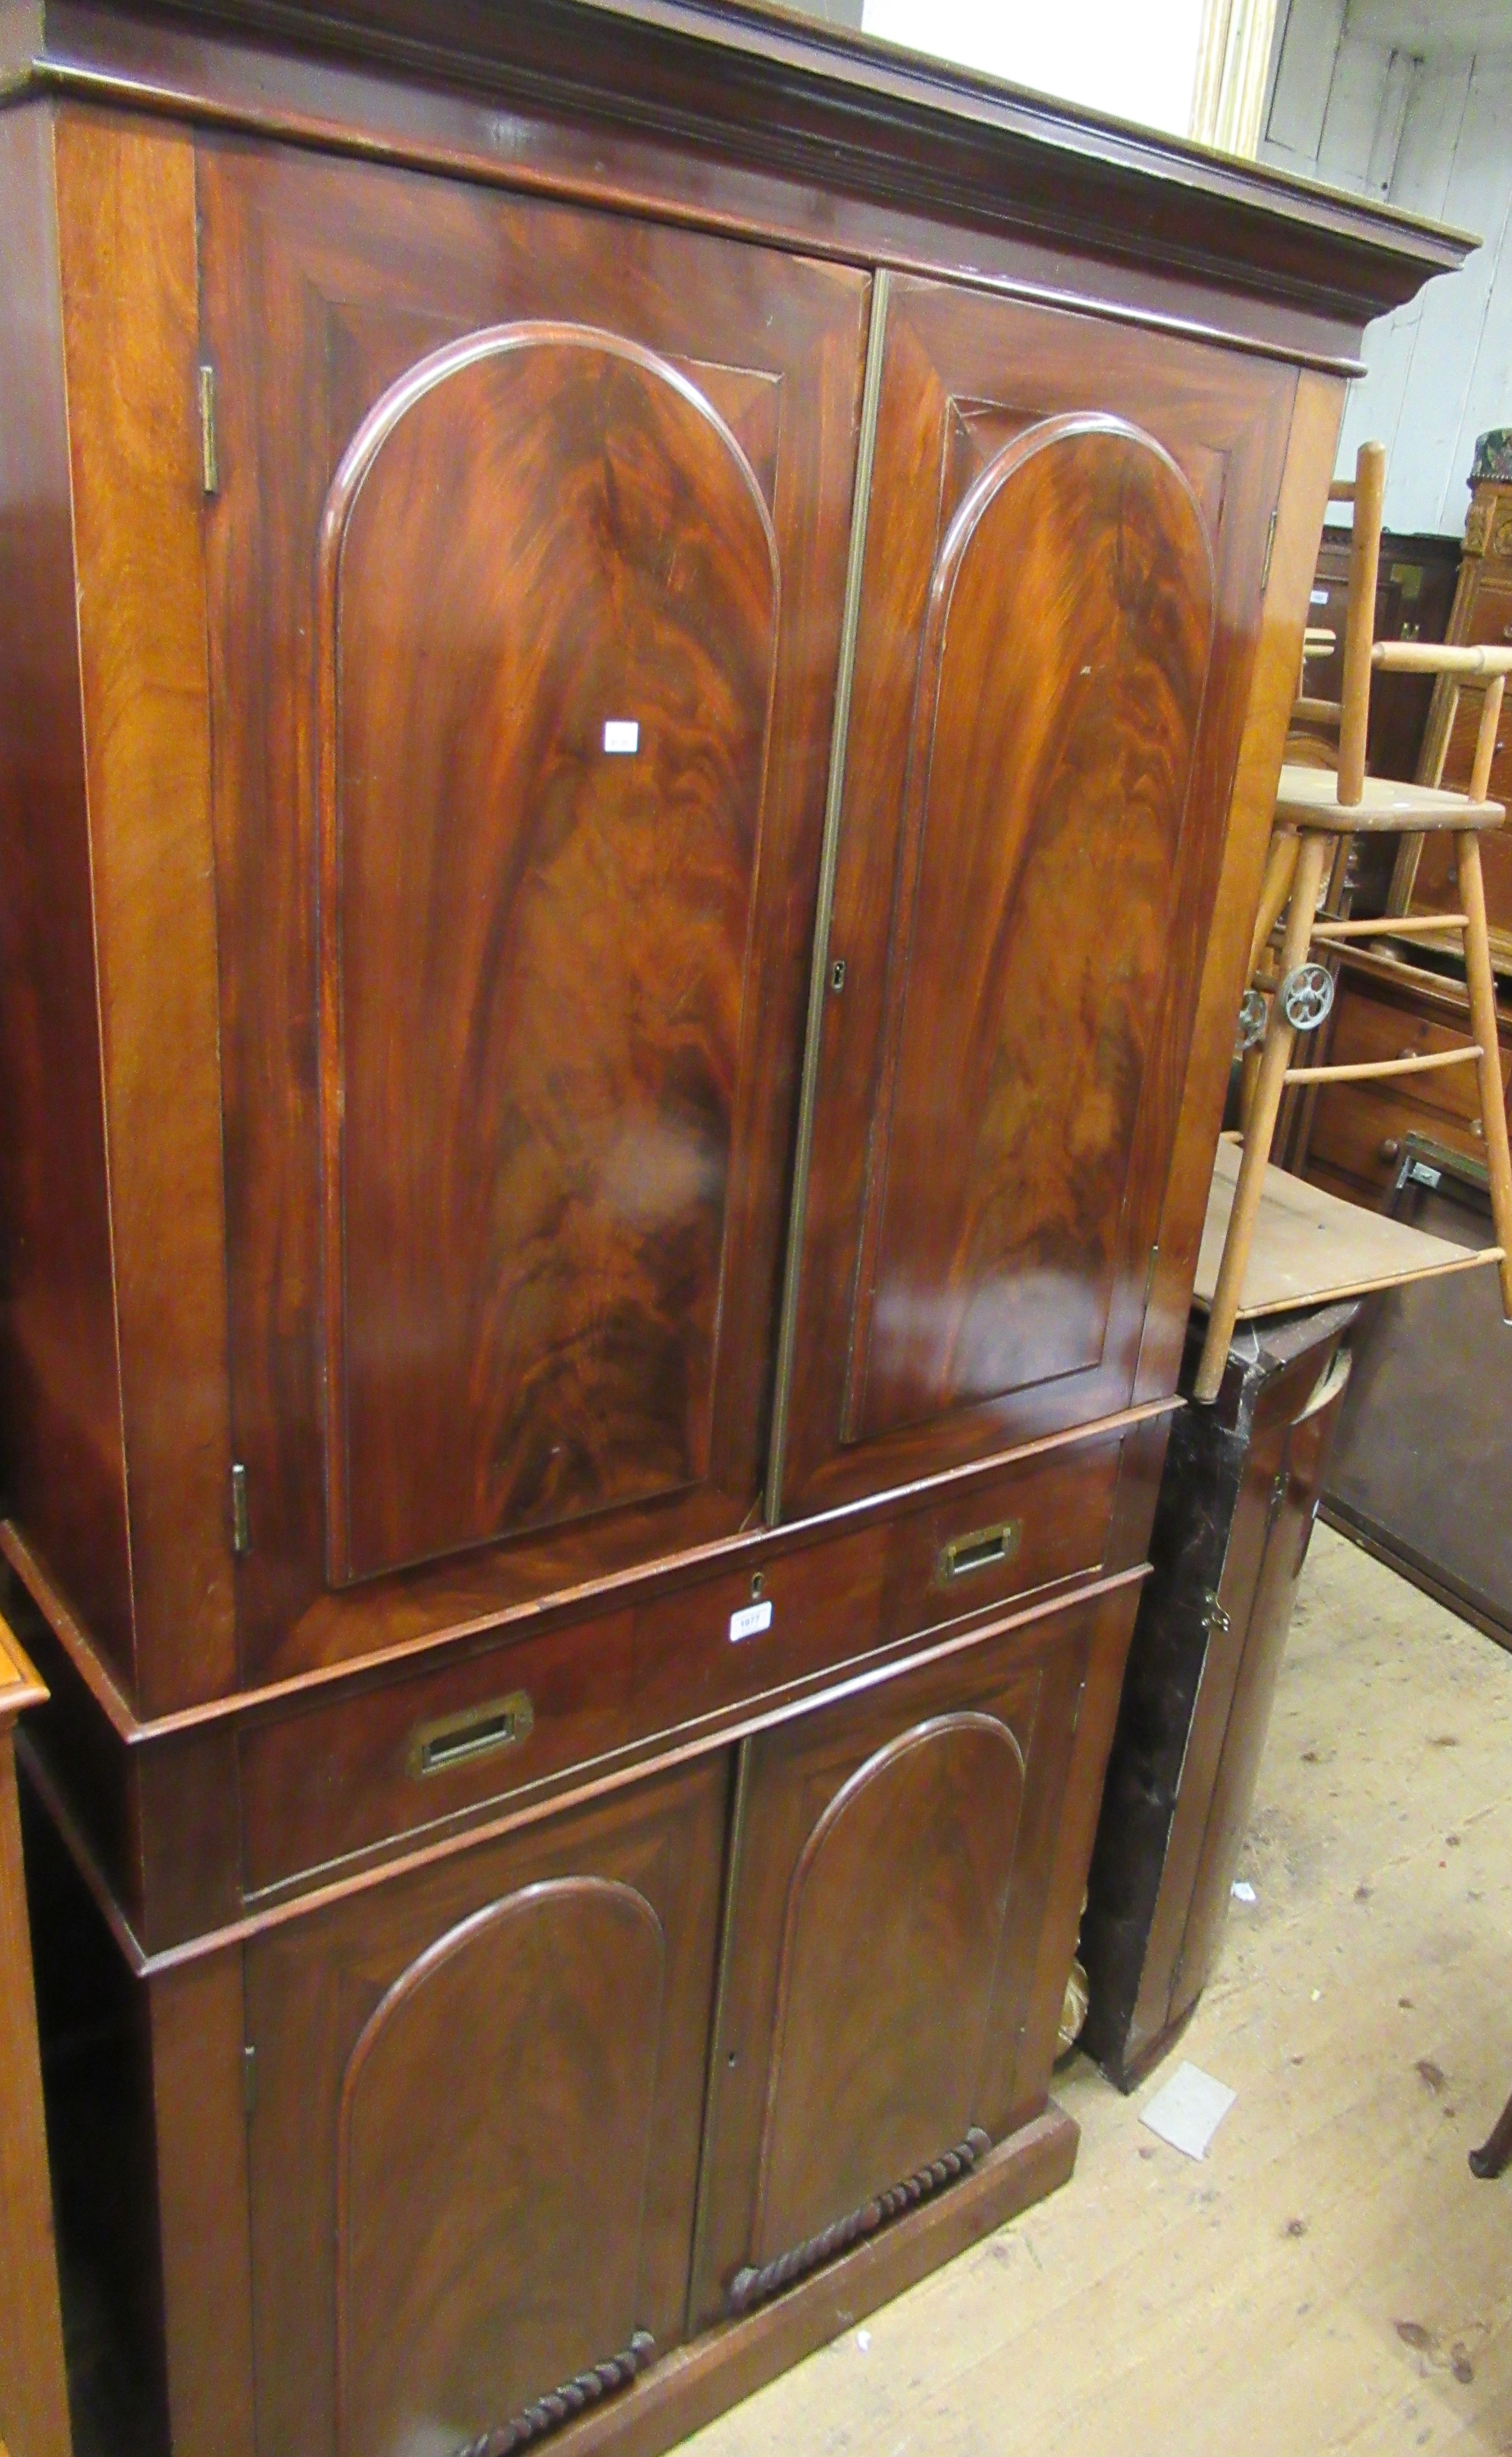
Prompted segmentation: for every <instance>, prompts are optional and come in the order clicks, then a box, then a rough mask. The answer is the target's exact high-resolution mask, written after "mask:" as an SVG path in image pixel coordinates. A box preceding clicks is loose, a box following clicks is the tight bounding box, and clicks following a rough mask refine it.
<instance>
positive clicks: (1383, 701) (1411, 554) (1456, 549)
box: [1307, 528, 1469, 784]
mask: <svg viewBox="0 0 1512 2457" xmlns="http://www.w3.org/2000/svg"><path fill="white" fill-rule="evenodd" d="M1459 570H1460V542H1459V540H1458V539H1457V538H1445V537H1433V536H1394V535H1393V534H1392V532H1391V531H1390V530H1389V529H1388V530H1386V531H1385V532H1384V533H1383V534H1382V537H1381V541H1380V573H1379V580H1378V582H1377V587H1376V620H1375V629H1374V630H1373V632H1372V635H1371V636H1372V638H1374V639H1377V640H1425V641H1433V642H1437V641H1440V640H1441V639H1443V637H1444V635H1445V632H1446V630H1447V628H1448V624H1449V617H1450V610H1451V609H1452V607H1453V604H1454V593H1455V582H1456V579H1457V577H1458V574H1459ZM1348 604H1349V531H1348V530H1347V529H1335V528H1326V529H1325V530H1324V531H1323V543H1322V545H1321V547H1319V549H1318V570H1317V573H1316V574H1315V577H1314V581H1313V594H1312V602H1311V606H1310V608H1309V613H1308V620H1309V621H1310V622H1311V623H1313V624H1314V625H1315V626H1316V627H1317V628H1318V630H1324V631H1332V632H1333V634H1334V643H1335V645H1334V647H1333V649H1332V650H1330V651H1329V653H1328V654H1327V655H1326V656H1321V657H1309V659H1308V661H1307V688H1308V691H1309V692H1311V693H1313V694H1314V695H1315V696H1316V697H1317V698H1318V699H1338V695H1339V692H1340V689H1341V687H1342V684H1343V674H1344V623H1345V617H1346V614H1347V611H1348ZM1432 705H1433V677H1432V675H1431V674H1377V675H1376V676H1375V677H1374V679H1373V681H1372V683H1371V687H1370V730H1369V733H1368V735H1367V737H1366V742H1365V765H1366V769H1367V772H1368V774H1370V775H1372V776H1400V777H1401V778H1402V779H1403V780H1404V781H1405V782H1407V783H1409V784H1410V783H1411V782H1412V781H1413V779H1414V778H1415V777H1416V776H1417V774H1418V773H1419V766H1420V760H1421V757H1422V744H1423V735H1424V733H1425V732H1426V729H1427V725H1428V716H1429V711H1430V709H1431V708H1432ZM1468 773H1469V771H1468V769H1467V770H1466V774H1467V775H1468Z"/></svg>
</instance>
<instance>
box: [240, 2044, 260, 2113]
mask: <svg viewBox="0 0 1512 2457" xmlns="http://www.w3.org/2000/svg"><path fill="white" fill-rule="evenodd" d="M241 2104H242V2110H243V2113H244V2114H246V2115H247V2116H255V2114H256V2112H257V2051H256V2049H255V2048H252V2047H246V2048H243V2049H242V2052H241Z"/></svg>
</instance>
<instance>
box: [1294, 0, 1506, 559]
mask: <svg viewBox="0 0 1512 2457" xmlns="http://www.w3.org/2000/svg"><path fill="white" fill-rule="evenodd" d="M1273 61H1274V66H1273V72H1272V90H1271V96H1270V102H1269V106H1268V109H1267V113H1266V117H1265V123H1264V133H1263V134H1262V137H1261V140H1260V159H1261V161H1268V162H1274V163H1276V164H1277V166H1278V167H1279V168H1281V169H1283V170H1290V171H1298V172H1301V173H1302V174H1303V175H1306V176H1308V177H1311V178H1318V179H1323V180H1325V181H1326V182H1327V183H1328V185H1329V186H1331V187H1338V188H1347V189H1351V190H1353V191H1354V192H1355V193H1356V194H1357V195H1368V196H1381V197H1384V198H1386V199H1388V200H1389V202H1391V203H1392V204H1394V205H1400V206H1401V207H1403V208H1404V210H1406V211H1408V212H1411V213H1419V214H1428V215H1431V216H1432V217H1435V218H1436V219H1438V220H1440V221H1446V222H1453V223H1455V224H1457V225H1458V226H1459V227H1460V228H1461V230H1470V231H1474V232H1476V233H1477V234H1478V235H1479V236H1481V237H1482V238H1483V239H1484V242H1485V244H1484V245H1483V246H1482V247H1481V248H1479V249H1478V250H1477V251H1476V253H1475V255H1474V256H1472V257H1471V258H1470V259H1469V261H1468V263H1467V264H1466V265H1465V266H1464V267H1463V269H1462V270H1461V272H1459V273H1457V274H1453V275H1450V276H1446V277H1442V278H1440V279H1439V280H1437V281H1433V282H1430V283H1429V285H1428V288H1427V289H1426V291H1424V292H1423V294H1422V295H1421V297H1420V298H1419V299H1415V300H1414V301H1413V303H1412V305H1411V306H1409V307H1403V308H1400V309H1399V310H1398V312H1397V314H1396V315H1394V316H1387V317H1383V318H1382V319H1381V320H1379V322H1378V323H1375V324H1372V325H1371V326H1370V328H1369V330H1368V331H1367V333H1366V336H1365V346H1364V350H1363V353H1362V355H1363V358H1364V361H1365V364H1366V367H1367V370H1368V373H1367V374H1366V376H1365V377H1364V378H1363V379H1362V381H1361V382H1359V383H1357V384H1355V385H1354V386H1352V388H1351V392H1350V398H1349V403H1348V406H1347V408H1346V411H1345V416H1344V431H1343V437H1342V440H1341V444H1340V448H1339V468H1340V472H1341V473H1344V474H1347V473H1348V471H1349V470H1351V469H1352V468H1353V466H1354V459H1355V452H1356V449H1357V447H1358V445H1359V444H1361V443H1362V442H1364V441H1365V439H1366V438H1367V437H1371V436H1374V437H1377V438H1379V441H1380V442H1381V443H1382V444H1385V446H1386V450H1387V455H1388V459H1387V465H1386V525H1387V527H1389V528H1393V529H1398V530H1412V529H1427V530H1437V531H1439V532H1440V534H1442V535H1445V536H1454V537H1457V536H1459V535H1460V534H1461V531H1462V529H1463V527H1464V515H1465V509H1466V506H1467V504H1468V502H1469V497H1468V494H1467V492H1466V488H1465V481H1466V479H1467V478H1468V476H1469V472H1470V462H1471V458H1472V456H1473V454H1474V450H1475V439H1476V437H1477V436H1478V435H1479V434H1480V433H1481V431H1482V430H1483V429H1484V428H1485V427H1488V426H1502V425H1512V0H1290V6H1289V7H1288V6H1287V0H1282V6H1281V10H1280V11H1279V13H1278V22H1277V36H1276V47H1275V51H1274V53H1273Z"/></svg>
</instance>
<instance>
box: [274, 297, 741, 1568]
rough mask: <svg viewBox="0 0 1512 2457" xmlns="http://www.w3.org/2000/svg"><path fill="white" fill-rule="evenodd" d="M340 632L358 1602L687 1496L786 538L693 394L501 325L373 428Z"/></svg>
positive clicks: (335, 1557)
mask: <svg viewBox="0 0 1512 2457" xmlns="http://www.w3.org/2000/svg"><path fill="white" fill-rule="evenodd" d="M321 607H322V635H321V642H320V660H321V692H320V713H319V728H320V743H319V756H320V808H321V832H322V835H321V878H320V895H321V932H320V949H321V959H320V960H321V985H320V995H321V1105H322V1125H323V1145H324V1202H325V1221H326V1236H325V1253H326V1307H327V1375H328V1390H329V1396H328V1429H327V1481H328V1490H329V1498H330V1515H331V1538H330V1551H331V1569H332V1575H333V1576H334V1577H336V1578H337V1579H338V1580H339V1579H343V1578H350V1577H361V1576H365V1575H368V1574H370V1573H373V1572H376V1571H380V1570H384V1569H391V1568H395V1567H398V1566H399V1565H401V1564H403V1563H404V1562H407V1561H412V1560H418V1559H426V1558H433V1557H435V1556H437V1555H439V1554H444V1553H446V1552H449V1551H452V1550H455V1549H457V1548H459V1547H461V1546H465V1545H470V1544H475V1543H480V1542H486V1541H488V1540H490V1539H492V1538H496V1537H498V1536H500V1535H504V1534H509V1533H512V1532H514V1531H516V1530H521V1529H524V1528H530V1527H542V1526H547V1525H553V1524H560V1523H562V1522H564V1521H569V1520H571V1519H573V1518H580V1517H582V1515H583V1514H585V1513H589V1512H594V1511H600V1510H603V1509H605V1508H610V1507H613V1506H614V1505H615V1504H617V1503H625V1502H630V1501H644V1500H645V1499H647V1498H650V1497H654V1496H656V1495H659V1494H664V1493H669V1492H673V1491H676V1490H678V1489H680V1488H684V1487H687V1486H690V1485H694V1484H696V1483H697V1482H698V1481H699V1480H700V1479H701V1478H702V1477H703V1476H705V1473H706V1471H707V1465H708V1457H709V1445H710V1428H711V1421H712V1414H713V1410H714V1406H715V1383H716V1371H717V1362H718V1355H717V1352H718V1333H719V1320H720V1296H721V1273H722V1264H723V1257H724V1251H725V1216H726V1209H727V1198H728V1182H729V1170H730V1163H731V1148H732V1139H733V1135H734V1130H735V1126H736V1118H735V1102H736V1079H737V1072H738V1052H739V1044H740V1031H741V1014H742V1003H743V999H744V996H745V981H746V956H747V946H748V939H749V933H750V923H751V908H752V898H753V893H754V888H755V881H756V871H757V857H758V839H759V832H760V817H761V810H762V798H763V785H764V776H765V768H766V744H767V733H768V725H769V716H770V704H771V695H772V683H773V660H774V652H775V644H776V634H777V620H778V576H777V566H776V554H775V547H774V542H773V534H772V528H771V522H770V518H769V516H768V513H767V510H766V504H765V502H764V500H763V498H762V494H761V490H760V487H759V485H758V484H757V481H756V479H755V477H754V475H753V473H752V471H751V469H750V466H749V464H748V463H747V461H746V457H745V455H744V453H743V452H742V450H741V447H740V445H739V444H737V443H736V441H735V439H734V437H733V436H732V435H731V434H730V432H729V430H728V428H727V427H726V426H725V424H724V423H723V422H722V420H721V419H720V418H719V417H718V416H717V415H716V413H715V412H714V410H713V409H712V408H711V407H710V405H709V403H707V401H705V399H704V397H703V396H702V395H701V394H700V393H699V392H698V391H697V390H696V389H695V387H694V386H693V384H692V383H690V382H688V380H687V379H686V378H685V377H684V376H683V375H681V374H680V373H678V371H677V370H675V369H674V368H672V367H670V366H669V365H667V364H666V363H665V362H664V361H660V360H658V359H656V358H654V357H653V356H652V355H651V354H650V353H649V352H647V351H645V350H643V349H640V348H638V347H636V346H635V345H633V344H632V343H629V342H627V341H621V340H619V339H617V338H615V337H614V336H612V335H610V334H606V333H602V332H596V331H590V330H587V329H585V328H580V327H576V326H560V325H530V324H522V325H518V326H511V327H504V328H500V329H499V330H497V331H491V332H486V333H481V334H478V335H475V336H473V337H472V338H471V339H469V340H467V341H462V342H459V343H456V344H454V345H452V346H449V347H448V348H445V349H442V350H439V351H438V352H436V353H435V354H434V355H433V356H432V357H431V358H429V359H427V360H425V361H422V362H421V363H420V364H419V366H418V367H417V368H415V369H414V370H413V371H412V373H411V374H410V375H409V376H408V377H406V378H405V379H404V381H403V382H401V383H400V384H398V385H397V386H396V387H395V388H394V389H393V390H392V391H391V392H390V393H389V394H388V395H386V396H385V398H384V400H383V401H382V402H380V403H378V407H377V408H376V409H375V410H374V412H373V413H372V416H371V417H370V419H369V420H368V421H367V423H366V424H365V425H364V426H363V428H362V429H361V430H360V432H359V434H358V437H357V439H356V441H355V442H354V444H353V445H352V446H351V448H350V450H349V451H348V453H347V455H346V458H345V460H344V461H343V463H342V465H341V468H340V470H339V471H338V472H337V478H336V481H335V484H334V485H333V488H332V493H331V497H330V500H329V502H328V505H327V510H326V518H325V523H324V528H323V532H322V548H321Z"/></svg>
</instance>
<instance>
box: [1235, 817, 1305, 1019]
mask: <svg viewBox="0 0 1512 2457" xmlns="http://www.w3.org/2000/svg"><path fill="white" fill-rule="evenodd" d="M1296 876H1297V836H1296V834H1295V832H1294V831H1293V830H1292V829H1291V828H1277V831H1276V833H1275V835H1274V836H1272V838H1271V849H1270V851H1269V853H1268V854H1267V855H1266V857H1265V884H1264V886H1263V887H1262V888H1261V889H1260V909H1259V912H1258V913H1257V915H1256V918H1255V936H1254V937H1253V939H1251V940H1250V969H1249V972H1248V973H1247V974H1246V976H1245V979H1246V981H1253V980H1254V979H1255V976H1256V974H1257V972H1258V970H1259V968H1260V958H1261V957H1262V956H1263V955H1264V953H1265V944H1266V940H1267V939H1269V938H1270V935H1271V932H1272V931H1273V930H1274V929H1275V927H1276V925H1277V921H1278V920H1279V919H1280V918H1281V915H1282V913H1283V912H1284V911H1285V909H1286V899H1287V898H1288V897H1289V896H1290V894H1291V892H1292V881H1293V879H1294V878H1296Z"/></svg>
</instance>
